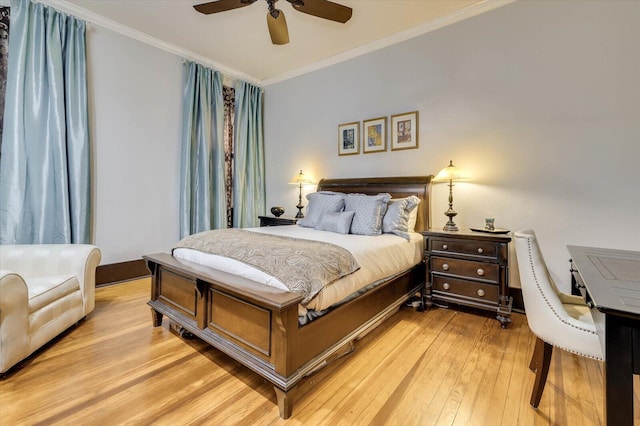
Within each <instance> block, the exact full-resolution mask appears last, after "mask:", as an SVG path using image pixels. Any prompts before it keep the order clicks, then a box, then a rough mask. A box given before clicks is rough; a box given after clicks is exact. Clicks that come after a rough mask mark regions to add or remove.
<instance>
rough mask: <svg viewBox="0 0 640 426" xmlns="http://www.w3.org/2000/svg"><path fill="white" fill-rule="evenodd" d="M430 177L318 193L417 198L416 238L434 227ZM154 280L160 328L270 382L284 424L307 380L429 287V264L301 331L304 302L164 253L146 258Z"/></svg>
mask: <svg viewBox="0 0 640 426" xmlns="http://www.w3.org/2000/svg"><path fill="white" fill-rule="evenodd" d="M430 182H431V176H420V177H393V178H366V179H323V180H321V181H320V183H319V184H318V189H317V190H318V191H337V192H345V193H362V194H378V193H380V192H388V193H390V194H391V195H392V196H393V197H395V198H400V197H406V196H409V195H416V196H418V197H419V198H420V199H421V200H422V202H421V203H420V204H419V207H418V220H417V223H416V230H418V231H420V230H424V229H427V228H428V226H429V210H430V203H429V190H430ZM143 257H144V259H145V260H146V261H147V265H148V267H149V270H150V271H151V274H152V284H151V300H150V301H149V303H148V304H149V305H150V306H151V308H152V317H153V325H154V326H160V325H161V324H162V318H163V315H165V316H167V317H168V318H169V320H170V321H172V322H173V323H175V324H177V326H178V327H180V328H181V329H184V330H186V331H188V332H190V333H192V334H193V335H195V336H197V337H199V338H200V339H202V340H204V341H206V342H207V343H209V344H211V345H212V346H214V347H215V348H217V349H219V350H221V351H222V352H224V353H225V354H227V355H229V356H230V357H232V358H233V359H235V360H236V361H238V362H240V363H241V364H243V365H245V366H247V367H248V368H250V369H251V370H253V371H254V372H256V373H258V374H259V375H261V376H262V377H264V378H265V379H266V380H268V381H269V382H271V383H272V384H273V386H274V389H275V392H276V398H277V401H278V408H279V411H280V417H282V418H283V419H286V418H288V417H289V416H290V415H291V411H292V398H291V393H290V392H291V391H292V389H294V387H295V386H296V384H297V383H298V382H299V381H300V380H301V379H302V378H304V377H305V376H306V375H308V374H310V373H312V372H313V371H315V370H317V369H319V368H320V367H322V366H324V365H325V364H326V363H327V362H328V361H329V360H331V359H333V358H335V357H337V356H339V355H340V354H342V353H344V352H345V349H347V350H352V349H353V342H354V341H355V340H357V339H358V338H360V337H362V336H363V335H365V334H367V333H368V332H369V331H371V330H372V329H373V328H374V327H376V326H377V325H379V324H380V323H381V322H382V321H384V320H385V319H387V318H388V317H389V316H391V315H392V314H393V313H395V312H396V311H397V310H398V308H399V307H400V305H402V304H403V303H404V302H405V301H406V300H407V299H408V298H409V297H411V296H412V295H413V294H415V293H416V292H418V291H421V290H422V288H423V287H424V283H425V271H424V264H423V263H420V264H419V265H416V266H415V267H414V268H412V269H411V270H410V271H407V272H406V273H404V274H402V275H400V276H397V277H396V278H394V279H391V280H389V281H387V282H385V283H383V284H381V285H379V286H377V287H375V288H374V289H373V290H371V291H369V292H367V293H365V294H363V295H361V296H358V297H357V298H355V299H352V300H350V301H349V302H347V303H345V304H343V305H340V306H338V307H336V308H334V309H333V310H331V311H330V312H329V313H327V314H326V315H323V316H322V317H320V318H317V319H315V320H313V321H311V322H310V323H308V324H306V325H304V326H300V325H299V324H298V303H299V302H300V301H301V300H302V296H301V295H299V294H298V293H293V292H284V291H282V290H277V289H273V288H269V287H267V286H264V285H261V284H258V283H255V282H252V281H249V280H247V279H243V278H241V277H238V276H234V275H230V274H227V273H224V272H221V271H217V270H215V269H212V268H209V267H206V266H201V265H198V264H195V263H192V262H188V261H184V260H180V259H176V258H174V257H173V256H171V255H169V254H166V253H161V254H153V255H148V256H143Z"/></svg>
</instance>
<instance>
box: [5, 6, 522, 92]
mask: <svg viewBox="0 0 640 426" xmlns="http://www.w3.org/2000/svg"><path fill="white" fill-rule="evenodd" d="M5 1H7V0H0V5H1V4H2V2H5ZM34 1H39V2H40V3H43V4H46V5H49V6H52V7H54V8H56V9H58V10H60V11H61V12H65V13H68V14H71V15H73V16H76V17H78V18H80V19H83V20H84V21H86V22H89V23H91V24H94V25H98V26H100V27H103V28H106V29H109V30H111V31H114V32H116V33H119V34H122V35H124V36H126V37H130V38H133V39H135V40H138V41H140V42H142V43H146V44H148V45H151V46H154V47H157V48H159V49H162V50H164V51H166V52H169V53H172V54H174V55H177V56H179V57H181V58H184V59H186V60H190V61H194V62H197V63H200V64H203V65H206V66H209V67H211V68H214V69H216V70H218V71H220V72H221V73H222V74H224V76H225V77H226V79H227V80H229V79H230V80H243V81H247V82H250V83H252V84H255V85H257V86H260V87H266V86H269V85H273V84H276V83H280V82H282V81H285V80H288V79H291V78H294V77H298V76H301V75H303V74H308V73H310V72H313V71H317V70H320V69H323V68H327V67H330V66H332V65H336V64H338V63H340V62H344V61H347V60H349V59H353V58H356V57H358V56H362V55H366V54H367V53H371V52H374V51H376V50H380V49H383V48H385V47H388V46H391V45H394V44H397V43H400V42H403V41H406V40H409V39H412V38H415V37H418V36H421V35H423V34H426V33H428V32H431V31H435V30H437V29H439V28H442V27H446V26H448V25H452V24H455V23H456V22H460V21H462V20H465V19H468V18H471V17H473V16H476V15H479V14H481V13H485V12H488V11H490V10H493V9H496V8H498V7H501V6H505V5H507V4H510V3H514V2H515V1H517V0H484V1H483V2H480V3H476V4H473V5H471V6H469V7H467V8H465V9H462V10H459V11H457V12H454V13H451V14H449V15H446V16H443V17H441V18H438V19H435V20H432V21H429V22H425V23H424V24H421V25H417V26H415V27H412V28H409V29H407V30H404V31H401V32H399V33H396V34H393V35H391V36H389V37H386V38H384V39H380V40H377V41H375V42H372V43H369V44H366V45H363V46H360V47H357V48H355V49H351V50H349V51H346V52H343V53H340V54H338V55H335V56H332V57H330V58H327V59H324V60H321V61H318V62H315V63H313V64H310V65H308V66H305V67H301V68H298V69H295V70H292V71H289V72H286V73H283V74H280V75H277V76H274V77H269V78H266V79H262V80H260V79H258V78H256V77H253V76H251V75H248V74H245V73H243V72H240V71H238V70H235V69H232V68H229V67H227V66H225V65H223V64H221V63H218V62H215V61H212V60H211V59H209V58H206V57H204V56H201V55H198V54H196V53H194V52H191V51H189V50H187V49H184V48H181V47H178V46H176V45H173V44H170V43H166V42H164V41H162V40H160V39H158V38H156V37H153V36H151V35H149V34H146V33H143V32H142V31H138V30H134V29H133V28H131V27H128V26H126V25H123V24H120V23H118V22H116V21H113V20H111V19H109V18H106V17H104V16H102V15H98V14H97V13H94V12H91V11H89V10H87V9H84V8H82V7H79V6H77V5H75V4H71V3H68V2H66V1H65V0H34Z"/></svg>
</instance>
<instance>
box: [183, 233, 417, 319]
mask: <svg viewBox="0 0 640 426" xmlns="http://www.w3.org/2000/svg"><path fill="white" fill-rule="evenodd" d="M247 230H248V231H254V232H262V233H265V234H273V235H284V236H288V237H293V238H302V239H308V240H318V241H323V242H327V243H332V244H336V245H338V246H340V247H343V248H345V249H347V250H349V251H350V252H351V253H352V254H353V256H354V257H355V258H356V261H357V262H358V263H359V264H360V269H359V270H358V271H356V272H354V273H353V274H351V275H348V276H346V277H344V278H342V279H340V280H338V281H336V282H334V283H332V284H330V285H328V286H327V287H325V288H324V289H323V290H322V291H321V292H320V293H318V294H317V295H316V296H315V297H314V298H313V299H311V300H310V301H309V302H308V303H307V304H306V305H305V306H301V307H300V309H299V311H298V313H299V314H300V315H304V314H306V310H307V309H313V310H316V311H320V310H323V309H326V308H328V307H330V306H331V305H333V304H335V303H336V302H339V301H341V300H342V299H344V298H345V297H347V296H349V295H350V294H352V293H354V292H356V291H358V290H359V289H361V288H363V287H366V286H367V285H369V284H372V283H374V282H376V281H380V280H382V279H384V278H387V277H391V276H393V275H396V274H398V273H399V272H403V271H405V270H407V269H409V268H411V267H412V266H414V265H416V264H418V263H420V261H421V260H422V255H423V244H424V243H423V241H424V239H423V238H422V235H420V234H418V233H411V236H410V240H409V241H407V240H406V239H404V238H402V237H399V236H397V235H394V234H382V235H378V236H366V235H354V234H347V235H342V234H336V233H334V232H328V231H317V230H315V229H313V228H303V227H300V226H297V225H290V226H270V227H262V228H249V229H247ZM173 255H174V256H175V257H177V258H180V259H183V260H188V261H191V262H195V263H199V264H201V265H205V266H209V267H211V268H215V269H218V270H221V271H224V272H228V273H231V274H234V275H239V276H242V277H244V278H248V279H250V280H252V281H255V282H259V283H262V284H265V285H268V286H271V287H275V288H279V289H282V290H284V291H288V290H287V287H286V286H285V285H284V284H282V282H280V281H279V280H278V279H276V278H274V277H272V276H271V275H268V274H266V273H264V272H262V271H260V270H258V269H255V268H252V267H251V266H248V265H247V264H245V263H242V262H239V261H236V260H233V259H229V258H226V257H222V256H216V255H213V254H207V253H203V252H199V251H196V250H191V249H186V248H180V249H175V250H174V251H173Z"/></svg>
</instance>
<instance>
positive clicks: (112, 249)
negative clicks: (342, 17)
mask: <svg viewBox="0 0 640 426" xmlns="http://www.w3.org/2000/svg"><path fill="white" fill-rule="evenodd" d="M87 59H88V80H89V99H90V114H91V117H90V120H91V126H92V129H91V131H92V141H93V147H94V151H93V158H94V165H95V167H94V185H93V199H94V211H95V215H94V229H93V235H94V243H95V244H96V245H98V246H99V247H100V248H101V250H102V262H101V263H102V264H109V263H116V262H122V261H128V260H134V259H140V256H142V255H143V254H149V253H155V252H159V251H164V252H167V251H168V250H169V249H170V248H171V247H172V244H174V243H175V242H176V241H177V240H178V239H179V228H178V211H179V210H178V203H179V193H178V191H179V185H180V175H179V161H180V149H179V147H180V144H179V141H180V122H181V114H182V97H181V96H182V94H181V86H182V65H181V59H180V58H178V57H177V56H175V55H171V54H169V53H166V52H164V51H162V50H160V49H157V48H154V47H151V46H149V45H146V44H143V43H140V42H138V41H135V40H133V39H131V38H128V37H124V36H121V35H119V34H117V33H114V32H112V31H109V30H106V29H104V28H101V27H97V26H92V25H89V26H88V31H87Z"/></svg>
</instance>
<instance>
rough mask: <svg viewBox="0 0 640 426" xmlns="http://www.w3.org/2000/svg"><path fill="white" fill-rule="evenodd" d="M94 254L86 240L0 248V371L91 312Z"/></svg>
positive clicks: (96, 251)
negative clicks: (73, 242)
mask: <svg viewBox="0 0 640 426" xmlns="http://www.w3.org/2000/svg"><path fill="white" fill-rule="evenodd" d="M100 258H101V253H100V250H99V249H98V248H97V247H95V246H92V245H86V244H41V245H35V244H34V245H2V246H0V373H5V372H6V371H7V370H9V369H10V368H11V367H12V366H14V365H15V364H17V363H18V362H20V361H21V360H23V359H25V358H26V357H28V356H29V355H31V354H32V353H33V352H34V351H35V350H37V349H38V348H40V347H41V346H42V345H44V344H45V343H47V342H48V341H50V340H51V339H53V338H54V337H56V336H57V335H58V334H60V333H61V332H63V331H64V330H66V329H67V328H69V327H70V326H72V325H73V324H75V323H76V322H78V321H79V320H80V319H82V318H84V317H85V316H86V315H87V314H88V313H89V312H91V311H93V308H94V307H95V278H96V267H97V266H98V264H99V263H100Z"/></svg>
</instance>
